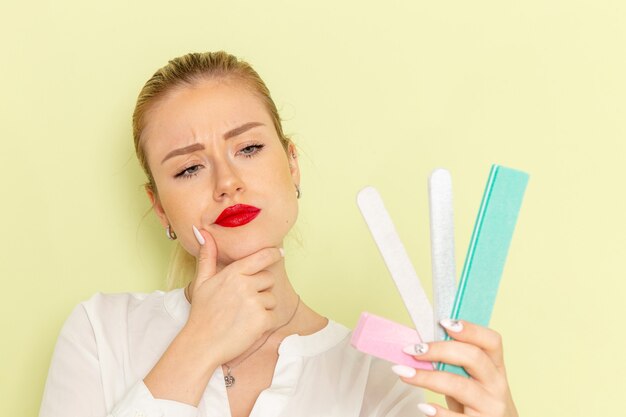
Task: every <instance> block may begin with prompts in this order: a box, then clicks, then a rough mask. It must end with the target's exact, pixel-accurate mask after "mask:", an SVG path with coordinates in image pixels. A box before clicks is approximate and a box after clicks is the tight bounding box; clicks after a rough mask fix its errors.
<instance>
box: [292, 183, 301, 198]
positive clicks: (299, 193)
mask: <svg viewBox="0 0 626 417" xmlns="http://www.w3.org/2000/svg"><path fill="white" fill-rule="evenodd" d="M294 185H295V186H296V198H297V199H300V196H301V195H302V193H301V192H300V187H299V186H298V184H294Z"/></svg>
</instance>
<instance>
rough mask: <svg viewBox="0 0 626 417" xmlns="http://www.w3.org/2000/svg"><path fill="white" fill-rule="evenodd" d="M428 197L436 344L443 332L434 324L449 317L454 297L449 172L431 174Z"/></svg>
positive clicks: (437, 171)
mask: <svg viewBox="0 0 626 417" xmlns="http://www.w3.org/2000/svg"><path fill="white" fill-rule="evenodd" d="M428 193H429V202H430V253H431V263H432V273H433V276H432V279H433V307H434V310H435V322H434V326H435V340H444V339H445V336H446V332H445V331H444V330H443V328H442V327H441V326H438V325H437V323H439V321H440V320H442V319H445V318H449V317H450V312H451V311H452V306H453V304H454V296H455V293H456V263H455V260H454V213H453V207H452V177H451V176H450V172H448V171H447V170H445V169H436V170H434V171H433V172H432V173H431V174H430V177H429V178H428Z"/></svg>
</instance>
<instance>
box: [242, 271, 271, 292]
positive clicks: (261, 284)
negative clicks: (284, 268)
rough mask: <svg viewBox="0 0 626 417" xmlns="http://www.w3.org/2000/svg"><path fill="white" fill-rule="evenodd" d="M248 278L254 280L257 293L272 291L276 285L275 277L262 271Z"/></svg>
mask: <svg viewBox="0 0 626 417" xmlns="http://www.w3.org/2000/svg"><path fill="white" fill-rule="evenodd" d="M247 278H249V279H251V280H252V283H253V286H254V289H255V290H256V291H257V292H261V291H268V290H271V289H272V288H273V287H274V284H275V283H276V279H275V278H274V275H273V274H272V273H270V272H268V271H261V272H258V273H256V274H254V275H253V276H251V277H247Z"/></svg>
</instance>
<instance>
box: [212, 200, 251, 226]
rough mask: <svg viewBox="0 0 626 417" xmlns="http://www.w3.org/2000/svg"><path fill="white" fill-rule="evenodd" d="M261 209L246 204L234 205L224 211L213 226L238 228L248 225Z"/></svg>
mask: <svg viewBox="0 0 626 417" xmlns="http://www.w3.org/2000/svg"><path fill="white" fill-rule="evenodd" d="M260 212H261V209H260V208H258V207H254V206H248V205H246V204H235V205H234V206H230V207H227V208H225V209H224V211H223V212H222V213H221V214H220V215H219V216H218V217H217V219H216V220H215V224H218V225H220V226H222V227H239V226H243V225H244V224H248V223H250V222H251V221H252V220H254V218H255V217H256V216H258V215H259V213H260Z"/></svg>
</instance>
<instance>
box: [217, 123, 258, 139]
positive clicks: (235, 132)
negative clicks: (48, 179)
mask: <svg viewBox="0 0 626 417" xmlns="http://www.w3.org/2000/svg"><path fill="white" fill-rule="evenodd" d="M257 126H264V125H263V123H261V122H248V123H244V124H242V125H241V126H239V127H236V128H234V129H232V130H229V131H228V132H226V133H224V136H223V138H224V139H230V138H233V137H235V136H239V135H241V134H242V133H244V132H247V131H248V130H250V129H252V128H253V127H257Z"/></svg>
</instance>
